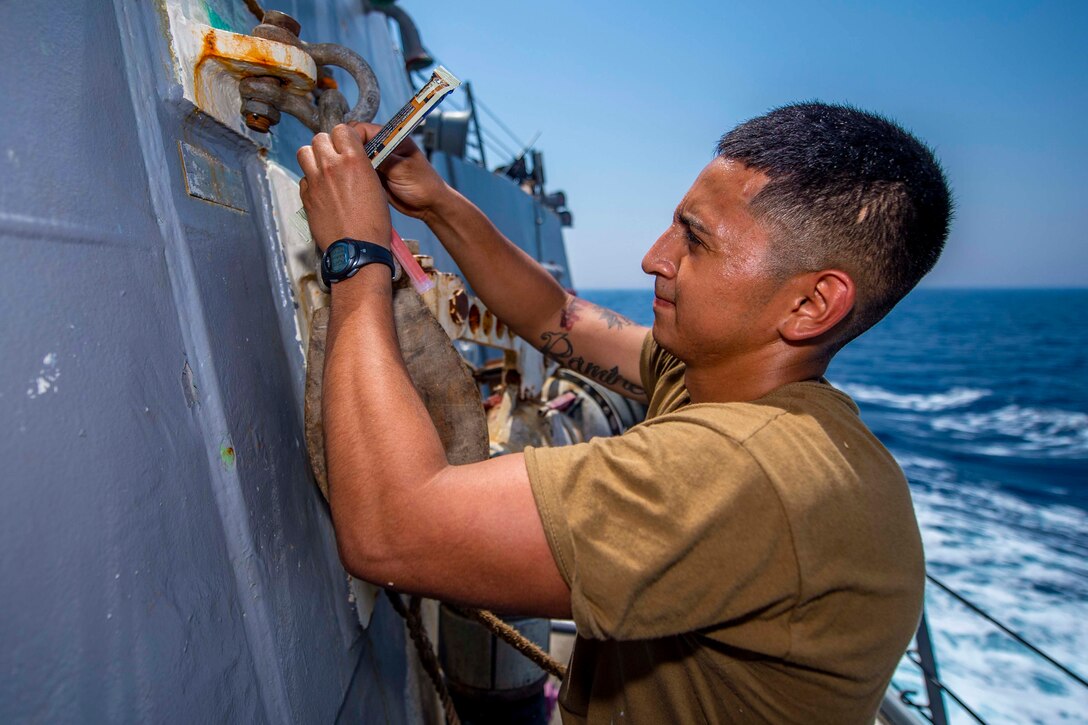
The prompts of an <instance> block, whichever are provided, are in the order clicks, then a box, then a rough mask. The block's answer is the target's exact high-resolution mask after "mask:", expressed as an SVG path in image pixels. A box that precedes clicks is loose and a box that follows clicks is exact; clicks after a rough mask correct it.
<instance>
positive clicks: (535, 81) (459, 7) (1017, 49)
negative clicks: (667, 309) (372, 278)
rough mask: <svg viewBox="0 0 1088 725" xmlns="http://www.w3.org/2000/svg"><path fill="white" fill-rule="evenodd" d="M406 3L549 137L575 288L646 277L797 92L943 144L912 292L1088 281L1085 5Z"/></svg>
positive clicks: (442, 44) (454, 56)
mask: <svg viewBox="0 0 1088 725" xmlns="http://www.w3.org/2000/svg"><path fill="white" fill-rule="evenodd" d="M400 4H401V5H402V6H403V7H404V8H405V9H406V10H408V11H409V12H410V13H411V14H412V15H413V17H414V18H415V19H416V21H417V22H418V24H419V26H420V29H421V31H422V35H423V42H424V44H425V45H426V46H427V47H428V49H430V51H431V52H432V53H433V54H434V55H435V56H436V57H438V58H439V59H440V60H441V62H443V63H444V64H446V65H447V66H448V67H449V68H450V70H452V71H453V72H454V73H455V74H457V75H458V76H460V77H461V78H463V79H468V80H471V81H472V83H473V86H474V90H475V91H476V93H477V95H478V96H479V97H480V98H482V99H483V101H484V102H485V103H486V104H487V105H488V106H489V107H490V108H491V109H492V110H494V111H496V112H497V113H498V114H499V115H500V116H501V117H502V119H503V120H504V121H505V122H506V124H507V125H508V126H510V127H511V128H512V129H513V130H514V131H515V132H516V133H517V134H518V135H519V136H520V137H521V138H522V139H523V140H526V141H528V140H529V139H530V138H531V137H532V136H533V135H534V134H535V133H536V132H537V131H542V132H543V134H542V136H541V137H540V140H539V142H538V144H537V147H538V148H540V149H542V150H543V151H544V153H545V158H546V168H547V172H548V186H549V189H550V190H554V189H564V190H565V191H566V192H567V198H568V200H569V204H570V206H571V208H572V210H573V212H574V228H573V229H571V230H568V232H567V246H568V252H569V255H570V259H571V266H572V269H573V274H574V281H575V284H576V286H578V287H582V288H601V287H621V288H622V287H644V286H646V285H647V284H648V281H647V278H646V277H645V276H644V275H643V274H642V272H641V271H640V269H639V261H640V260H641V258H642V255H643V253H644V252H645V250H646V249H647V248H648V247H649V245H650V244H651V243H652V242H653V240H654V239H655V238H656V237H657V235H658V234H659V233H660V232H661V231H662V230H663V229H664V228H665V226H666V225H667V223H668V221H669V219H670V217H671V214H672V210H673V207H674V206H675V204H676V202H677V201H678V200H679V199H680V197H681V196H682V195H683V193H684V191H685V190H686V189H687V187H688V186H689V184H690V183H691V181H692V180H693V179H694V178H695V175H696V174H697V173H698V171H699V169H701V168H702V167H703V165H704V164H706V163H707V161H709V160H710V158H711V153H712V149H713V146H714V144H715V142H716V141H717V139H718V137H719V136H720V135H721V134H722V133H723V132H724V131H726V130H728V129H729V128H731V127H732V126H734V125H736V124H737V123H739V122H740V121H743V120H745V119H747V118H750V117H752V116H756V115H759V114H760V113H762V112H764V111H766V110H767V109H769V108H772V107H774V106H777V105H781V104H783V103H787V102H790V101H798V100H809V99H820V100H824V101H837V102H849V103H852V104H855V105H858V106H860V107H862V108H865V109H869V110H875V111H878V112H881V113H884V114H886V115H889V116H891V117H892V118H894V119H896V120H898V121H899V122H900V123H902V124H903V125H904V126H906V127H907V128H909V129H910V130H912V131H914V132H915V133H916V134H918V135H919V136H920V137H921V138H922V139H923V140H925V141H926V142H927V143H929V144H930V145H931V146H932V147H933V148H934V149H935V150H936V152H937V154H938V156H939V158H940V159H941V161H942V163H943V164H944V167H945V170H946V172H947V174H948V177H949V179H950V181H951V184H952V187H953V192H954V194H955V196H956V200H957V204H958V212H957V217H956V220H955V222H954V225H953V230H952V235H951V237H950V240H949V244H948V247H947V248H946V251H945V254H944V257H943V258H942V260H941V261H940V263H939V264H938V266H937V268H936V269H935V270H934V271H933V273H931V274H930V276H929V277H928V278H927V280H926V282H925V284H928V285H932V286H966V287H975V286H986V287H994V286H997V287H1033V286H1078V287H1084V286H1088V239H1086V234H1085V228H1086V227H1088V199H1086V191H1088V182H1086V179H1088V138H1086V127H1088V122H1086V119H1088V52H1086V51H1085V48H1086V47H1088V2H1081V1H1073V0H1071V1H1069V2H1064V3H1040V2H1026V1H1024V2H999V1H996V0H992V1H985V2H983V1H973V2H959V1H953V2H910V3H906V2H830V1H825V2H820V3H816V2H768V1H764V2H758V3H750V2H729V1H728V0H726V1H720V0H719V1H716V2H691V1H687V0H682V1H677V2H657V3H645V2H630V3H623V2H594V1H593V0H582V1H581V2H578V1H576V0H553V1H552V2H518V1H514V2H494V1H492V2H481V1H478V0H461V1H460V2H448V0H441V1H440V0H401V2H400ZM440 19H442V20H444V21H445V22H444V23H443V22H440ZM1078 49H1079V50H1078ZM487 121H488V119H487V118H486V117H485V118H484V119H483V122H484V123H485V124H487ZM491 126H492V130H493V131H496V132H497V131H498V129H495V128H494V127H493V124H491ZM488 161H489V163H491V164H492V165H494V161H493V159H492V158H489V159H488Z"/></svg>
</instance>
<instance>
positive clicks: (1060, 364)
mask: <svg viewBox="0 0 1088 725" xmlns="http://www.w3.org/2000/svg"><path fill="white" fill-rule="evenodd" d="M581 294H582V296H583V297H585V298H586V299H589V300H591V301H593V302H596V303H597V304H600V305H604V306H606V307H609V308H612V309H614V310H616V311H618V312H621V313H622V314H624V315H626V316H628V317H630V318H631V319H633V320H635V321H637V322H640V323H642V324H647V325H648V324H652V322H653V311H652V308H651V303H652V299H653V293H652V292H651V291H649V290H596V291H594V290H589V291H582V292H581ZM1086 309H1088V290H1015V291H1009V290H927V289H922V290H917V291H915V292H914V293H913V294H911V295H910V296H909V297H908V298H907V299H906V300H904V301H903V302H901V303H900V304H899V306H898V307H896V309H894V310H893V311H892V312H891V314H889V315H888V317H887V318H886V319H885V320H883V321H882V322H881V323H880V324H879V325H877V326H876V327H875V328H873V329H872V330H870V331H869V332H867V333H866V334H865V335H863V336H862V337H860V338H858V339H857V340H855V341H854V342H853V343H851V344H850V345H849V346H847V347H846V348H845V349H844V350H843V351H842V352H840V353H839V355H838V357H837V358H836V359H835V361H834V363H833V364H832V366H831V368H830V370H829V371H828V379H829V380H830V381H831V383H832V384H833V385H835V386H836V387H838V388H840V389H841V390H844V391H845V392H847V393H848V394H849V395H851V396H852V397H853V398H854V400H855V401H857V403H858V406H859V407H860V408H861V414H862V417H863V418H864V419H865V421H866V422H867V423H868V425H869V427H870V428H872V430H873V431H874V432H875V433H876V434H877V436H879V437H880V439H881V440H882V441H883V442H884V444H885V445H886V446H887V447H888V448H889V450H891V452H892V453H893V454H894V455H895V457H896V459H897V460H898V461H899V463H900V465H901V466H902V467H903V470H904V471H905V472H906V474H907V477H908V478H909V479H910V483H911V490H912V495H913V497H914V505H915V509H916V511H917V514H918V520H919V523H920V524H921V527H922V536H923V539H924V541H925V546H926V558H927V561H928V568H929V571H930V573H931V574H933V575H935V576H937V577H938V578H939V579H941V580H942V581H944V582H945V583H947V584H949V585H950V586H952V587H953V588H954V589H956V590H957V591H959V592H960V593H961V594H963V595H964V596H965V597H967V598H968V599H969V600H971V601H972V602H974V603H975V604H977V605H978V606H980V607H982V608H983V609H985V610H986V611H988V612H990V613H991V614H992V615H993V616H995V617H996V618H997V619H999V620H1001V621H1002V622H1004V623H1005V624H1006V625H1007V626H1008V627H1010V628H1011V629H1013V630H1014V631H1016V632H1018V633H1020V634H1021V635H1023V636H1024V637H1025V638H1026V639H1028V640H1029V641H1030V642H1032V643H1033V644H1035V645H1036V646H1037V647H1039V648H1041V649H1042V650H1044V651H1046V652H1047V653H1048V654H1050V655H1051V656H1052V657H1054V658H1055V659H1057V660H1059V661H1061V662H1063V663H1064V664H1066V665H1067V666H1069V667H1071V668H1072V669H1073V670H1074V671H1076V672H1078V673H1079V674H1080V675H1081V676H1082V677H1085V676H1088V657H1086V656H1085V652H1088V385H1086V379H1088V325H1086V324H1085V323H1084V310H1086ZM926 597H927V598H926V602H927V610H928V616H929V622H930V628H931V630H932V631H933V637H934V642H935V647H936V651H937V660H938V666H939V668H940V677H941V679H942V680H943V681H944V682H946V683H948V685H949V686H950V687H951V688H952V689H953V690H954V691H955V692H956V693H957V694H958V695H959V696H960V697H962V698H963V699H964V700H965V701H966V702H967V703H968V704H969V705H970V706H971V707H972V708H973V709H974V710H975V711H976V712H977V713H978V715H979V716H981V717H982V719H984V720H985V721H986V722H990V723H1001V722H1007V723H1023V722H1038V723H1053V722H1082V723H1084V722H1088V689H1085V688H1084V687H1082V686H1081V685H1079V684H1078V683H1077V682H1076V681H1074V680H1073V679H1071V678H1069V677H1068V676H1066V675H1064V674H1063V673H1062V672H1061V671H1059V670H1057V669H1055V668H1054V667H1052V666H1051V665H1049V664H1048V663H1046V662H1045V661H1043V660H1041V659H1039V658H1038V657H1036V656H1034V655H1032V654H1031V653H1030V652H1028V651H1027V650H1026V649H1025V648H1023V647H1022V646H1021V645H1019V644H1017V643H1016V642H1015V641H1013V640H1012V639H1011V638H1009V637H1007V636H1006V635H1004V634H1003V633H1001V632H1000V631H999V630H998V629H996V628H995V627H994V626H992V625H991V624H988V623H987V622H985V621H984V620H982V619H980V618H978V617H977V616H974V615H973V614H971V612H970V611H969V610H968V609H967V608H966V607H965V606H964V605H963V604H961V603H959V602H957V601H955V600H954V599H953V598H952V597H950V596H949V595H948V594H946V593H944V592H943V591H941V590H940V589H938V588H936V587H933V586H931V587H930V588H929V590H928V591H927V595H926ZM912 670H913V668H912V667H910V666H904V667H901V668H900V674H899V675H897V683H898V684H900V685H901V686H904V687H917V686H918V683H919V680H918V679H917V678H916V677H915V676H914V674H913V671H912ZM918 699H920V700H921V701H923V702H924V699H925V698H924V695H923V696H921V697H920V698H918ZM947 707H948V710H949V714H950V716H951V720H952V722H957V723H958V722H975V720H974V719H973V718H971V717H970V716H969V715H968V714H967V713H966V712H965V711H963V710H962V709H960V708H958V707H957V705H955V704H954V703H952V702H951V701H949V702H948V704H947Z"/></svg>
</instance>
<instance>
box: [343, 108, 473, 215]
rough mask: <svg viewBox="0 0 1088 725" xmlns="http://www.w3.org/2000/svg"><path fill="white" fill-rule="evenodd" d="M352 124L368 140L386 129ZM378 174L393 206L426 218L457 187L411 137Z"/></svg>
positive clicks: (402, 211)
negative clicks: (449, 183) (449, 184)
mask: <svg viewBox="0 0 1088 725" xmlns="http://www.w3.org/2000/svg"><path fill="white" fill-rule="evenodd" d="M351 127H352V128H353V129H354V130H355V133H357V134H359V137H360V138H361V139H362V140H363V143H364V144H366V143H367V142H369V141H370V139H372V138H374V137H375V136H377V135H378V132H379V131H380V130H381V129H382V127H381V126H379V125H377V124H374V123H353V124H351ZM378 177H379V178H380V179H381V180H382V185H383V186H384V187H385V191H386V194H388V196H389V202H390V203H391V204H392V205H393V208H395V209H396V210H397V211H399V212H400V213H402V214H406V215H408V216H410V217H415V218H416V219H423V220H424V221H426V220H427V216H428V214H430V213H431V212H432V211H433V210H434V208H435V207H436V206H437V205H438V204H439V202H440V201H441V200H442V198H443V197H444V196H445V195H446V194H449V193H450V192H452V191H453V190H452V189H451V188H450V187H449V186H448V185H447V184H446V182H445V181H444V180H443V179H442V177H441V176H439V175H438V172H437V171H435V170H434V167H433V166H431V162H429V161H428V160H427V157H426V156H424V155H423V152H422V151H420V150H419V147H418V146H416V144H415V142H414V141H412V139H410V138H406V139H404V140H403V141H401V143H400V145H399V146H397V147H396V148H395V149H393V151H392V153H390V154H389V156H387V157H386V159H385V161H383V162H382V165H381V167H380V168H379V169H378Z"/></svg>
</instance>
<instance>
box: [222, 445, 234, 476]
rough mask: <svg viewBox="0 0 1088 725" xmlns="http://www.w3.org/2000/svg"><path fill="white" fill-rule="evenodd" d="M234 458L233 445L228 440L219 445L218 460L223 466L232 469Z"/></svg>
mask: <svg viewBox="0 0 1088 725" xmlns="http://www.w3.org/2000/svg"><path fill="white" fill-rule="evenodd" d="M235 459H236V456H235V454H234V446H233V445H231V444H230V442H229V441H228V442H227V443H224V444H223V445H221V446H219V460H221V461H222V462H223V468H225V469H227V470H228V471H230V470H233V468H234V463H235Z"/></svg>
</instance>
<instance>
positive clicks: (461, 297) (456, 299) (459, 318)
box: [449, 289, 469, 325]
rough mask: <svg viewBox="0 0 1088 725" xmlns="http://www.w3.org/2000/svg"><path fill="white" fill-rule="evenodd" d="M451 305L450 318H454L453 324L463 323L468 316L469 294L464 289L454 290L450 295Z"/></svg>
mask: <svg viewBox="0 0 1088 725" xmlns="http://www.w3.org/2000/svg"><path fill="white" fill-rule="evenodd" d="M449 307H450V319H451V320H453V324H455V325H460V324H463V323H464V321H465V319H467V318H468V314H469V310H468V295H467V294H465V291H464V290H463V289H457V290H454V291H453V293H452V294H451V295H450V301H449Z"/></svg>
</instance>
